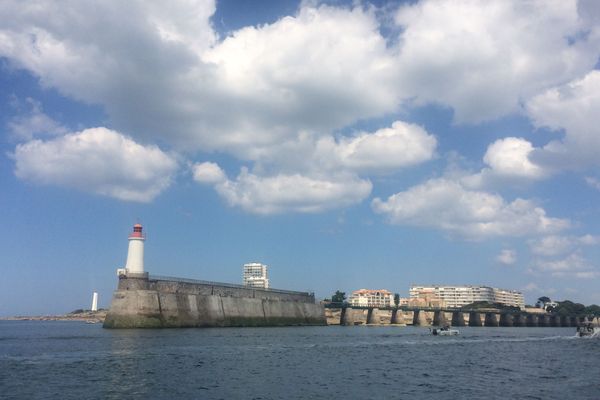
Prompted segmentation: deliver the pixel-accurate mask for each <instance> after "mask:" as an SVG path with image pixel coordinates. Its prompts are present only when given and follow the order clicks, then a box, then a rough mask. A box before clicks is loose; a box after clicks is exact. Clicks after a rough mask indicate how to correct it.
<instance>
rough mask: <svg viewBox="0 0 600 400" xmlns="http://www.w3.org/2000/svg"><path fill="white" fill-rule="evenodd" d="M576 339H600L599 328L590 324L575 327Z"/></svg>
mask: <svg viewBox="0 0 600 400" xmlns="http://www.w3.org/2000/svg"><path fill="white" fill-rule="evenodd" d="M576 335H577V337H600V327H598V326H594V325H592V324H585V325H580V326H578V327H577V333H576Z"/></svg>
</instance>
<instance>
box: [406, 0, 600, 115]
mask: <svg viewBox="0 0 600 400" xmlns="http://www.w3.org/2000/svg"><path fill="white" fill-rule="evenodd" d="M578 11H579V10H578V7H577V2H576V1H575V0H571V1H552V2H544V1H519V0H516V1H507V0H491V1H486V2H477V1H468V0H467V1H457V0H435V1H434V0H431V1H420V2H417V3H414V4H410V5H407V6H403V7H401V8H400V9H399V11H398V14H397V15H396V22H397V24H398V25H399V26H401V28H402V29H403V32H402V35H401V38H400V39H401V40H400V45H399V53H400V54H399V64H400V65H399V76H400V85H401V87H402V89H403V90H404V91H409V92H411V93H412V94H413V95H414V96H415V99H416V101H417V102H418V103H430V102H435V103H441V104H444V105H448V106H450V107H452V108H453V109H454V112H455V120H456V121H458V122H479V121H483V120H489V119H494V118H498V117H500V116H503V115H506V114H508V113H512V112H515V111H518V110H519V109H520V103H521V102H522V101H523V100H527V99H528V98H530V97H531V96H533V95H535V94H536V93H538V92H539V91H540V90H543V89H545V88H547V87H550V86H552V85H556V84H559V83H561V82H565V81H568V80H570V79H573V78H574V77H577V76H580V75H581V74H583V73H585V72H587V71H589V70H590V69H592V68H593V66H594V65H595V63H596V61H597V59H598V55H599V49H600V47H599V34H598V28H597V26H598V25H597V24H596V25H594V21H593V20H591V19H590V18H589V17H587V15H588V13H587V10H581V15H580V14H579V13H578Z"/></svg>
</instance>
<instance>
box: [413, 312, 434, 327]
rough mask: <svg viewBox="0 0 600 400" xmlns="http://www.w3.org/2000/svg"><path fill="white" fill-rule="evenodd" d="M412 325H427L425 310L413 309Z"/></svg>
mask: <svg viewBox="0 0 600 400" xmlns="http://www.w3.org/2000/svg"><path fill="white" fill-rule="evenodd" d="M413 313H414V314H413V323H412V324H413V326H429V325H430V324H429V322H428V321H427V316H426V315H425V311H423V310H415V311H413Z"/></svg>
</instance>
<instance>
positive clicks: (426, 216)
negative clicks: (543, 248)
mask: <svg viewBox="0 0 600 400" xmlns="http://www.w3.org/2000/svg"><path fill="white" fill-rule="evenodd" d="M372 207H373V210H374V211H375V212H376V213H379V214H384V215H385V216H386V217H387V219H388V220H389V222H390V223H392V224H398V225H412V226H421V227H431V228H436V229H440V230H443V231H447V232H450V233H454V234H459V235H462V236H464V237H467V238H469V239H473V240H477V239H483V238H488V237H494V236H525V235H540V234H551V233H554V232H558V231H561V230H563V229H566V228H567V227H569V225H570V222H569V221H568V220H565V219H558V218H550V217H548V216H546V212H545V211H544V209H543V208H541V207H539V206H537V205H536V204H535V203H534V202H532V201H530V200H523V199H516V200H514V201H512V202H510V203H507V202H505V201H504V199H502V197H500V196H498V195H496V194H491V193H487V192H482V191H474V190H468V189H466V188H464V187H463V186H462V185H461V184H459V183H458V182H454V181H451V180H448V179H444V178H440V179H432V180H429V181H427V182H425V183H423V184H420V185H417V186H414V187H412V188H410V189H408V190H406V191H404V192H400V193H397V194H394V195H392V196H390V197H389V198H388V199H387V200H381V199H379V198H376V199H374V200H373V202H372Z"/></svg>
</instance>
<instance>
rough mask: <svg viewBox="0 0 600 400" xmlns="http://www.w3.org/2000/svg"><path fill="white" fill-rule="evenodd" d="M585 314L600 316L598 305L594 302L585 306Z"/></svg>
mask: <svg viewBox="0 0 600 400" xmlns="http://www.w3.org/2000/svg"><path fill="white" fill-rule="evenodd" d="M584 312H585V313H586V314H587V315H594V316H596V317H600V306H597V305H596V304H592V305H591V306H587V307H586V308H585V310H584Z"/></svg>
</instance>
